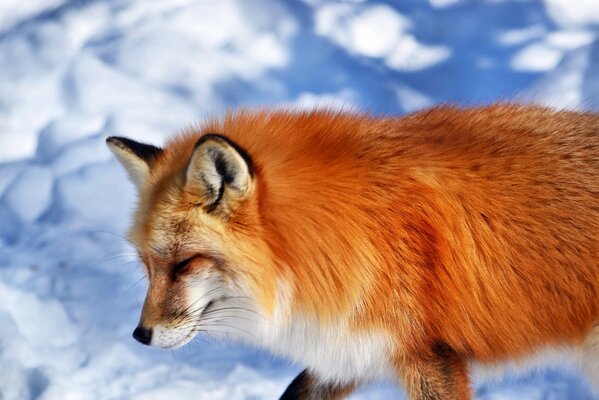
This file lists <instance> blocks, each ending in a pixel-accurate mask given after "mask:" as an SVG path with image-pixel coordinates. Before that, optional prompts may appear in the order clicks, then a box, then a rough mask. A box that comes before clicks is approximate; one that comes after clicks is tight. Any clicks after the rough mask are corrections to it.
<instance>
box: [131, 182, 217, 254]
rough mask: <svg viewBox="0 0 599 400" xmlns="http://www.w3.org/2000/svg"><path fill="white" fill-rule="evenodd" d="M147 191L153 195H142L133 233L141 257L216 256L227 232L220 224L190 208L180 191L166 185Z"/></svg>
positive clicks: (132, 227)
mask: <svg viewBox="0 0 599 400" xmlns="http://www.w3.org/2000/svg"><path fill="white" fill-rule="evenodd" d="M146 190H147V191H148V192H149V193H140V204H139V207H138V210H137V213H136V216H135V220H134V223H133V225H132V226H131V229H130V231H129V239H130V240H131V242H133V243H134V244H135V246H136V247H137V248H138V250H139V251H140V253H142V254H151V255H152V256H153V257H159V258H160V259H162V260H164V261H169V260H173V259H179V258H185V257H188V256H191V255H195V254H198V253H202V254H212V253H214V252H215V249H216V248H218V245H219V240H218V238H219V237H220V236H221V234H222V230H223V229H222V228H223V227H222V223H221V222H220V221H218V220H216V219H214V218H210V217H209V216H207V215H206V214H205V213H204V212H202V211H201V210H199V209H197V208H194V207H192V206H190V205H189V204H188V203H187V202H186V200H185V198H184V197H185V196H184V193H182V190H181V189H180V188H179V189H178V190H177V188H176V187H175V188H173V187H170V188H168V189H167V188H165V186H164V185H162V187H158V188H148V189H146ZM177 191H178V192H179V193H177Z"/></svg>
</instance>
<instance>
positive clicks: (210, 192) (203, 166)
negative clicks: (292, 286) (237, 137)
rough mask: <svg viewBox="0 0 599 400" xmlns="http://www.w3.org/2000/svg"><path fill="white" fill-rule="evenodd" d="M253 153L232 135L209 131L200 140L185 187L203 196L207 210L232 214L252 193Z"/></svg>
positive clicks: (187, 174) (192, 158)
mask: <svg viewBox="0 0 599 400" xmlns="http://www.w3.org/2000/svg"><path fill="white" fill-rule="evenodd" d="M252 180H253V171H252V161H251V158H250V156H249V155H248V154H247V153H246V152H245V150H243V149H242V148H241V147H239V146H238V145H237V144H236V143H235V142H233V141H231V140H230V139H229V138H227V137H225V136H223V135H218V134H206V135H204V136H202V137H201V138H200V139H199V140H198V141H197V143H196V145H195V148H194V151H193V154H192V155H191V159H190V161H189V165H188V167H187V173H186V182H185V189H186V190H187V191H188V192H190V193H193V194H194V195H197V196H198V197H200V198H201V199H202V205H203V206H204V208H205V209H206V211H207V212H211V211H214V210H219V211H220V212H221V214H228V213H229V212H230V211H232V209H233V208H234V207H235V205H236V204H238V202H239V201H240V200H243V199H245V198H246V197H248V196H249V195H250V192H251V187H252Z"/></svg>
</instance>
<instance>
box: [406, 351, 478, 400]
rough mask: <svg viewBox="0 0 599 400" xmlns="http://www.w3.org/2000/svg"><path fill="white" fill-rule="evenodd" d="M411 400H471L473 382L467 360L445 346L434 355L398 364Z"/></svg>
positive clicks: (433, 352) (433, 353)
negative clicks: (469, 374)
mask: <svg viewBox="0 0 599 400" xmlns="http://www.w3.org/2000/svg"><path fill="white" fill-rule="evenodd" d="M397 363H398V365H397V367H396V368H397V371H398V373H399V378H400V380H401V381H402V382H403V384H404V387H405V389H406V391H407V393H408V398H409V399H410V400H470V399H471V398H472V392H471V390H470V378H469V376H468V368H467V367H466V363H465V361H464V360H463V359H461V358H460V357H459V356H458V354H456V353H455V352H454V351H453V350H451V349H450V348H449V347H447V346H446V345H443V344H438V345H435V346H434V348H433V349H432V354H430V355H427V356H419V357H418V358H416V359H413V358H410V359H405V358H401V359H400V360H398V361H397Z"/></svg>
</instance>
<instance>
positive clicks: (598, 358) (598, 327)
mask: <svg viewBox="0 0 599 400" xmlns="http://www.w3.org/2000/svg"><path fill="white" fill-rule="evenodd" d="M582 371H583V373H584V374H585V375H586V377H587V378H588V382H589V383H590V384H591V388H592V389H593V390H594V391H595V395H596V396H599V323H597V324H595V327H594V328H593V329H592V330H591V333H589V335H588V336H587V338H586V340H585V343H584V345H583V347H582Z"/></svg>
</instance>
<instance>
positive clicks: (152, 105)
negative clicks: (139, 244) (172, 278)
mask: <svg viewBox="0 0 599 400" xmlns="http://www.w3.org/2000/svg"><path fill="white" fill-rule="evenodd" d="M597 12H599V7H597V6H596V1H595V0H580V1H577V2H576V6H572V2H571V1H570V0H545V1H544V2H538V1H529V0H483V1H469V0H415V1H410V2H389V1H364V0H352V1H342V2H333V1H327V0H303V1H300V0H297V1H283V0H221V1H218V2H215V1H208V0H204V1H192V0H154V1H151V2H150V1H138V0H118V1H113V2H86V1H83V2H82V1H75V0H46V1H38V0H31V1H18V2H17V1H13V0H5V1H3V2H1V3H0V71H2V73H1V74H0V93H1V96H0V299H2V300H1V301H0V399H2V400H21V399H42V400H58V399H60V400H62V399H67V400H69V399H73V400H75V399H77V400H81V399H84V400H85V399H94V400H95V399H100V400H102V399H136V400H141V399H172V398H177V399H191V398H193V399H210V400H213V399H228V400H240V399H274V398H276V397H277V395H278V394H280V393H281V392H282V390H283V389H284V388H285V386H286V385H287V384H288V383H289V382H290V381H291V379H292V378H293V377H294V375H295V374H297V373H298V371H299V370H300V368H301V366H297V365H291V364H289V363H288V362H287V361H285V360H279V359H276V358H273V357H272V356H270V355H266V354H263V353H262V352H260V351H257V350H254V349H250V348H247V347H242V346H237V345H234V344H230V343H214V342H212V341H209V340H208V341H206V340H202V339H201V338H199V339H196V340H195V341H193V342H192V343H191V344H190V345H188V346H187V347H185V348H183V349H181V350H178V351H177V352H166V351H161V350H156V349H150V348H145V347H142V346H141V345H139V344H137V343H135V342H134V341H133V340H132V339H131V336H130V335H131V331H132V330H133V328H134V327H135V325H136V323H137V318H138V315H139V311H140V308H141V304H142V302H143V298H144V294H145V285H146V283H145V277H144V276H143V273H142V269H141V268H140V267H139V264H138V261H137V257H136V253H135V250H134V249H133V248H132V247H131V246H130V245H128V244H127V242H126V240H125V239H124V236H125V232H126V230H127V227H128V226H129V223H130V221H131V218H132V214H131V213H132V211H133V209H134V207H135V201H136V200H135V189H134V187H133V185H132V184H131V183H129V182H128V180H127V178H126V174H125V172H124V171H123V170H122V169H121V167H120V166H119V165H118V164H117V162H116V161H115V160H114V158H113V157H112V156H111V154H110V153H109V152H108V150H107V149H106V146H105V144H104V139H105V137H106V136H109V135H121V136H129V137H133V138H136V139H138V140H145V141H148V142H151V143H154V144H161V143H163V142H164V141H165V139H166V138H167V137H168V136H170V135H172V134H173V133H175V132H177V131H179V130H181V129H183V128H185V127H189V126H191V125H193V124H195V123H197V122H198V121H201V120H202V119H203V118H208V117H210V116H211V115H213V114H217V113H221V112H223V111H224V110H226V109H227V108H228V107H237V106H252V105H257V104H267V105H268V104H277V105H278V104H285V105H301V106H306V107H308V106H314V105H323V104H325V105H329V106H332V107H335V108H344V107H345V108H350V107H354V108H360V109H365V110H368V111H373V112H377V113H378V112H381V113H388V112H394V113H405V112H408V111H412V110H417V109H419V108H422V107H425V106H428V105H433V104H436V103H440V102H457V103H462V104H472V103H485V102H490V101H494V100H498V99H510V98H517V99H524V100H528V101H534V102H538V103H543V104H549V105H552V106H555V107H571V108H581V109H583V108H586V109H594V110H599V100H598V99H599V18H598V14H597ZM400 396H403V394H402V392H401V389H398V388H396V387H395V386H393V385H391V384H389V383H382V384H375V385H370V386H367V387H365V388H364V389H362V390H361V391H359V392H358V393H357V394H355V395H354V396H352V399H354V400H356V399H362V400H364V399H374V400H377V399H388V398H397V397H400ZM477 398H478V399H484V400H513V399H567V400H581V399H590V398H592V397H591V395H590V393H589V391H588V388H587V387H586V386H585V384H584V383H583V381H582V380H581V378H580V377H579V376H578V375H577V374H576V372H575V371H574V372H573V371H569V370H566V369H565V368H561V367H560V366H556V367H555V369H553V370H548V371H539V372H533V373H530V374H527V375H525V376H522V377H507V378H505V379H504V380H501V381H499V382H496V383H482V382H479V383H478V385H477Z"/></svg>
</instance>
